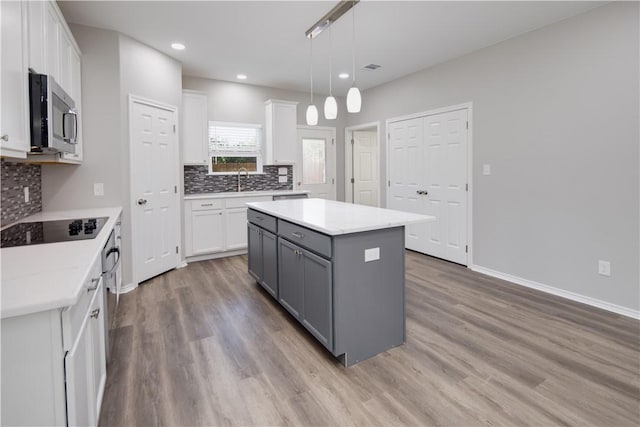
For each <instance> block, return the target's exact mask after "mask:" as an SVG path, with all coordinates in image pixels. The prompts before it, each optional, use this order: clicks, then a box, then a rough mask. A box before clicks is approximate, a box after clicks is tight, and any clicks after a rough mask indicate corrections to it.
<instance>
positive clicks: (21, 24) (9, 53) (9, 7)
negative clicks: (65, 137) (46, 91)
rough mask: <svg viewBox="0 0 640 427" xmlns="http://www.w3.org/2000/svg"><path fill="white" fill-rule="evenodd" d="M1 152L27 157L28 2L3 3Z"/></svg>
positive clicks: (0, 33) (0, 12) (0, 32)
mask: <svg viewBox="0 0 640 427" xmlns="http://www.w3.org/2000/svg"><path fill="white" fill-rule="evenodd" d="M0 15H1V17H0V18H1V20H2V27H0V28H1V29H0V44H1V49H0V56H1V60H0V63H1V66H0V80H1V83H0V138H1V139H0V155H2V156H9V157H17V158H25V157H26V153H27V152H28V151H29V150H30V148H31V143H30V141H29V133H28V132H29V130H28V126H29V116H28V114H29V110H28V108H29V105H28V96H29V90H28V86H27V85H28V75H27V64H26V62H27V56H26V52H27V50H26V45H27V38H28V36H27V31H26V30H27V26H26V22H27V5H26V2H6V1H3V2H0Z"/></svg>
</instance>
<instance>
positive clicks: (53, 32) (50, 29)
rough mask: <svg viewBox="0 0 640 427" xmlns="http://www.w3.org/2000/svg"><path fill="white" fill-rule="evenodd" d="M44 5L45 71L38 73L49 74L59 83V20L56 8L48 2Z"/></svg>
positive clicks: (43, 44)
mask: <svg viewBox="0 0 640 427" xmlns="http://www.w3.org/2000/svg"><path fill="white" fill-rule="evenodd" d="M44 4H45V12H44V40H42V48H43V49H44V61H45V62H44V66H45V69H44V70H42V71H40V73H42V74H49V75H50V76H53V78H54V80H55V81H57V82H60V80H61V79H60V18H59V17H58V13H57V10H56V9H57V6H54V5H53V4H52V3H49V2H46V3H44ZM29 25H38V23H29Z"/></svg>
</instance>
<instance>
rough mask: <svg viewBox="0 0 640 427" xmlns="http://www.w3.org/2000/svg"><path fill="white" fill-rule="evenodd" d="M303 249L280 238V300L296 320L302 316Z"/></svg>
mask: <svg viewBox="0 0 640 427" xmlns="http://www.w3.org/2000/svg"><path fill="white" fill-rule="evenodd" d="M303 282H304V264H303V262H302V249H300V248H299V247H298V246H296V245H294V244H293V243H289V242H287V241H286V240H284V239H281V238H278V300H279V301H280V303H281V304H282V305H283V306H284V308H286V309H287V311H288V312H289V313H291V314H292V315H293V317H295V318H296V319H300V318H301V314H302V303H303V301H302V285H303Z"/></svg>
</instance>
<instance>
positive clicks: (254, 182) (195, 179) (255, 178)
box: [184, 165, 293, 194]
mask: <svg viewBox="0 0 640 427" xmlns="http://www.w3.org/2000/svg"><path fill="white" fill-rule="evenodd" d="M278 168H287V182H285V183H279V182H278ZM262 171H263V173H262V174H256V175H249V176H248V177H246V176H245V175H244V173H243V174H242V176H241V177H240V184H241V185H242V191H267V190H293V166H263V167H262ZM208 172H209V168H208V167H207V166H194V165H189V166H185V167H184V194H201V193H225V192H229V191H238V177H237V175H235V174H233V175H208Z"/></svg>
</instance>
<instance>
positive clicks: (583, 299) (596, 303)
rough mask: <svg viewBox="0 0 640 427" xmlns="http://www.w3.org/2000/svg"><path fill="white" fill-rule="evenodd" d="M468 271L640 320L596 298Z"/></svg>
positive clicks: (475, 267)
mask: <svg viewBox="0 0 640 427" xmlns="http://www.w3.org/2000/svg"><path fill="white" fill-rule="evenodd" d="M469 269H471V270H472V271H475V272H477V273H482V274H486V275H487V276H491V277H495V278H497V279H502V280H506V281H507V282H510V283H513V284H516V285H520V286H524V287H527V288H531V289H536V290H538V291H541V292H544V293H547V294H551V295H555V296H558V297H561V298H565V299H568V300H571V301H576V302H580V303H582V304H586V305H590V306H592V307H597V308H601V309H603V310H607V311H610V312H612V313H616V314H621V315H623V316H627V317H631V318H633V319H640V311H638V310H633V309H631V308H628V307H623V306H621V305H617V304H612V303H610V302H606V301H602V300H599V299H596V298H591V297H588V296H585V295H580V294H576V293H575V292H570V291H565V290H564V289H560V288H555V287H553V286H549V285H544V284H542V283H538V282H534V281H533V280H528V279H523V278H521V277H517V276H513V275H511V274H507V273H501V272H499V271H496V270H492V269H490V268H486V267H481V266H479V265H469Z"/></svg>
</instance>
